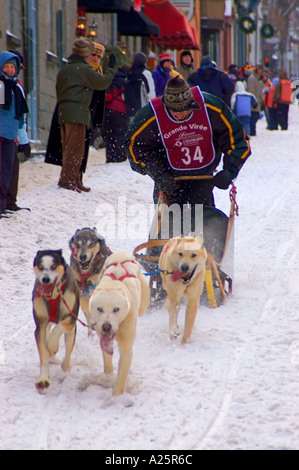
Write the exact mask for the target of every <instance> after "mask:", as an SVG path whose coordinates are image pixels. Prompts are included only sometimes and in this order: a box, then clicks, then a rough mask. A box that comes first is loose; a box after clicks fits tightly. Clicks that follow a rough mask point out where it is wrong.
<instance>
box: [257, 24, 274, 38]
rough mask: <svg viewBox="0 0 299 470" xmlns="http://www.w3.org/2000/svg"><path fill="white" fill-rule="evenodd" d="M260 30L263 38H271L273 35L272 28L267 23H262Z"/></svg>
mask: <svg viewBox="0 0 299 470" xmlns="http://www.w3.org/2000/svg"><path fill="white" fill-rule="evenodd" d="M260 31H261V35H262V37H263V38H265V39H268V38H272V37H273V36H274V28H273V26H272V25H271V24H269V23H265V24H263V26H262V27H261V30H260Z"/></svg>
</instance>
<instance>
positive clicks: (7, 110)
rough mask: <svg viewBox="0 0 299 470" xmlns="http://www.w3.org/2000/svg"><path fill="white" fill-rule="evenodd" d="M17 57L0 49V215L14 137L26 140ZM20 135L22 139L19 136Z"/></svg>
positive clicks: (25, 110)
mask: <svg viewBox="0 0 299 470" xmlns="http://www.w3.org/2000/svg"><path fill="white" fill-rule="evenodd" d="M20 68H21V61H20V59H19V57H18V56H17V55H16V54H13V53H11V52H8V51H4V52H0V80H1V81H2V82H3V84H4V90H5V93H4V103H3V104H1V105H0V218H4V217H7V215H6V214H5V212H6V209H7V191H8V186H9V183H10V180H11V177H12V174H13V165H14V158H15V150H16V148H15V146H16V144H15V140H16V139H17V138H18V135H19V136H20V137H19V138H20V140H19V144H20V145H25V144H28V136H27V133H26V132H25V133H23V135H22V134H21V133H20V131H21V130H23V129H24V128H25V115H26V114H27V113H28V106H27V103H26V99H25V94H24V91H23V88H22V87H21V85H20V83H19V82H18V74H19V72H20ZM22 139H24V140H22Z"/></svg>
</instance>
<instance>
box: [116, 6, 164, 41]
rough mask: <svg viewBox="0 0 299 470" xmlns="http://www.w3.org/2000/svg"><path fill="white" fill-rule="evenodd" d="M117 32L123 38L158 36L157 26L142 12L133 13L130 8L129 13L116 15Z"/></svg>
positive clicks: (158, 29) (123, 12)
mask: <svg viewBox="0 0 299 470" xmlns="http://www.w3.org/2000/svg"><path fill="white" fill-rule="evenodd" d="M117 30H118V32H119V33H120V34H121V35H123V36H150V35H152V36H158V35H159V33H160V28H159V26H158V25H157V24H156V23H154V22H153V21H152V20H151V19H150V18H149V17H148V16H146V15H145V14H144V13H143V12H142V11H140V12H138V11H135V10H134V8H133V7H131V9H130V11H129V12H125V11H119V12H118V13H117Z"/></svg>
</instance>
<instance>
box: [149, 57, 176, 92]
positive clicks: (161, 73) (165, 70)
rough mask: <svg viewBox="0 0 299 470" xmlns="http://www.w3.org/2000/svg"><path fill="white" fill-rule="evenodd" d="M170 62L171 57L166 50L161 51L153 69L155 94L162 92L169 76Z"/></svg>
mask: <svg viewBox="0 0 299 470" xmlns="http://www.w3.org/2000/svg"><path fill="white" fill-rule="evenodd" d="M171 62H172V57H171V55H170V54H168V52H163V53H162V54H160V55H159V64H158V65H157V67H156V68H155V70H154V71H153V79H154V82H155V90H156V96H162V95H163V93H164V89H165V85H166V83H167V82H168V80H169V79H170V78H171V75H170V73H171V71H172V68H171Z"/></svg>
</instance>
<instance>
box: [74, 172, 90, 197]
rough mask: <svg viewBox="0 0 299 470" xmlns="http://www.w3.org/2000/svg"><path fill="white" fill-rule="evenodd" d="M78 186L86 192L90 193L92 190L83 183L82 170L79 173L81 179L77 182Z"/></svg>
mask: <svg viewBox="0 0 299 470" xmlns="http://www.w3.org/2000/svg"><path fill="white" fill-rule="evenodd" d="M77 187H78V188H79V189H80V190H81V191H84V192H85V193H89V191H90V188H88V187H86V186H84V185H83V173H82V171H80V173H79V180H78V182H77Z"/></svg>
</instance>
